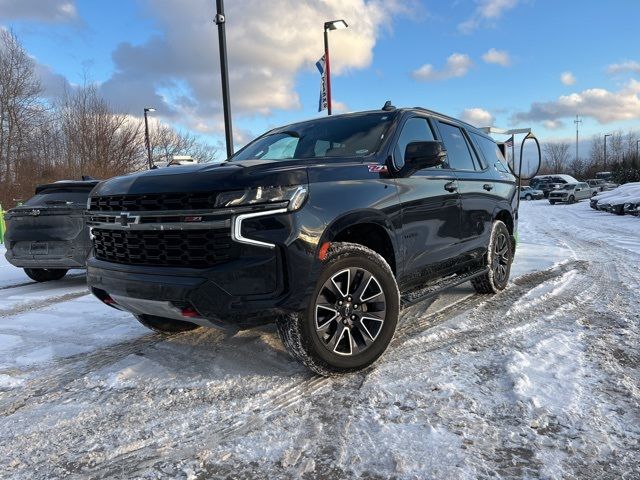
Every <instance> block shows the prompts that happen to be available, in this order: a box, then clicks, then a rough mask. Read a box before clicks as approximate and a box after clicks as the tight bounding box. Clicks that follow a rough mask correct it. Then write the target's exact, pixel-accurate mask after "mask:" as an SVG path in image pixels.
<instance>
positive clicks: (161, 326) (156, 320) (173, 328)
mask: <svg viewBox="0 0 640 480" xmlns="http://www.w3.org/2000/svg"><path fill="white" fill-rule="evenodd" d="M134 316H135V317H136V320H138V321H139V322H140V323H141V324H142V325H144V326H145V327H147V328H148V329H149V330H153V331H154V332H157V333H161V334H163V335H175V334H177V333H182V332H189V331H191V330H195V329H196V328H198V327H199V325H196V324H195V323H191V322H185V321H182V320H174V319H173V318H164V317H156V316H155V315H134Z"/></svg>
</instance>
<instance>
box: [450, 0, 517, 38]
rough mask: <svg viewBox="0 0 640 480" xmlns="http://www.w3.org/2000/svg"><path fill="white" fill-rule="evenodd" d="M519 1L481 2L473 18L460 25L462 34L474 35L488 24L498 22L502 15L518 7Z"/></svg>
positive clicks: (488, 0)
mask: <svg viewBox="0 0 640 480" xmlns="http://www.w3.org/2000/svg"><path fill="white" fill-rule="evenodd" d="M518 2H519V0H480V1H479V2H478V6H477V7H476V10H475V12H474V14H473V16H472V17H471V18H469V19H468V20H466V21H464V22H462V23H461V24H459V25H458V30H459V31H460V32H462V33H465V34H469V33H472V32H473V31H474V30H476V29H477V28H480V27H481V26H483V25H484V24H486V23H487V22H492V21H495V20H498V19H499V18H500V17H502V15H503V14H504V13H505V12H506V11H508V10H511V9H513V8H515V7H516V5H518Z"/></svg>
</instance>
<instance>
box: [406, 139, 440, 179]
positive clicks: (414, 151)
mask: <svg viewBox="0 0 640 480" xmlns="http://www.w3.org/2000/svg"><path fill="white" fill-rule="evenodd" d="M445 158H447V149H446V148H445V146H444V144H443V143H442V142H436V141H428V142H411V143H410V144H409V145H407V148H406V150H405V154H404V167H402V169H401V171H400V172H399V173H400V174H401V175H402V176H407V177H408V176H409V175H412V174H414V173H415V172H417V171H419V170H422V169H423V168H429V167H437V166H438V165H442V164H443V163H444V160H445Z"/></svg>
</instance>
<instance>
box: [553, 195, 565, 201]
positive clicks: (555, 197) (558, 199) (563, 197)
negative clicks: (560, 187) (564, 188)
mask: <svg viewBox="0 0 640 480" xmlns="http://www.w3.org/2000/svg"><path fill="white" fill-rule="evenodd" d="M549 201H550V202H568V201H569V196H567V195H563V196H557V195H549Z"/></svg>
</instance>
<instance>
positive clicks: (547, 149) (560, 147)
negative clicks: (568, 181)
mask: <svg viewBox="0 0 640 480" xmlns="http://www.w3.org/2000/svg"><path fill="white" fill-rule="evenodd" d="M570 148H571V147H570V145H569V144H568V143H567V142H559V143H546V144H545V145H544V147H543V152H544V163H545V164H546V165H547V167H548V168H549V169H550V170H551V171H552V172H551V173H562V172H563V171H564V170H565V168H566V167H567V163H568V161H569V149H570Z"/></svg>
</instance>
